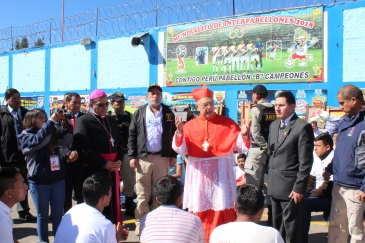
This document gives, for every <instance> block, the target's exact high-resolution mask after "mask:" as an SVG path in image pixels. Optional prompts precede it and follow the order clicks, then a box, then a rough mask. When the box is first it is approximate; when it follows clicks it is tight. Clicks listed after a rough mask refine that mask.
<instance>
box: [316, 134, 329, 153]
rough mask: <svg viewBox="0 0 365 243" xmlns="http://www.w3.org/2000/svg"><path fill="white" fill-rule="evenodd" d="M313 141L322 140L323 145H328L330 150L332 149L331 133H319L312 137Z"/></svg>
mask: <svg viewBox="0 0 365 243" xmlns="http://www.w3.org/2000/svg"><path fill="white" fill-rule="evenodd" d="M314 141H315V142H316V141H322V143H323V145H324V146H327V145H329V146H330V147H331V150H332V149H333V139H332V137H331V135H329V134H328V133H326V132H325V133H321V134H319V135H318V136H317V137H315V138H314Z"/></svg>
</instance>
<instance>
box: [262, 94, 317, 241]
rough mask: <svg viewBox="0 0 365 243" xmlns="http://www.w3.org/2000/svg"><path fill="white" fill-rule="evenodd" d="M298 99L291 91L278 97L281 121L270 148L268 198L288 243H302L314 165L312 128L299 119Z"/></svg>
mask: <svg viewBox="0 0 365 243" xmlns="http://www.w3.org/2000/svg"><path fill="white" fill-rule="evenodd" d="M295 104H296V103H295V98H294V95H293V94H292V93H291V92H289V91H283V92H281V93H279V94H278V95H277V96H276V101H275V112H276V115H277V117H278V118H279V119H278V120H276V121H274V122H272V123H271V125H270V134H269V139H268V145H269V150H270V154H269V155H270V160H269V166H268V176H267V180H266V182H267V185H268V195H269V196H270V198H271V202H272V218H273V226H274V227H275V228H276V229H277V230H279V232H280V233H281V235H282V236H283V239H284V240H285V241H286V242H287V243H297V242H300V238H301V223H302V209H303V200H302V198H303V195H304V193H305V190H306V188H307V184H308V180H309V173H310V171H311V168H312V163H313V142H314V135H313V130H312V127H311V125H310V124H309V123H307V122H306V121H304V120H302V119H299V118H298V116H297V115H296V114H295V113H294V112H295Z"/></svg>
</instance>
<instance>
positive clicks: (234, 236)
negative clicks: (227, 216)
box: [210, 185, 284, 243]
mask: <svg viewBox="0 0 365 243" xmlns="http://www.w3.org/2000/svg"><path fill="white" fill-rule="evenodd" d="M264 199H265V198H264V195H263V193H262V191H261V190H260V189H259V188H258V187H257V186H255V185H247V186H243V187H240V188H239V189H238V190H237V199H236V202H235V203H234V210H235V211H236V214H237V220H236V221H235V222H231V223H228V224H222V225H220V226H218V227H217V228H215V229H214V230H213V232H212V235H211V236H210V243H218V242H255V243H284V240H283V238H282V237H281V235H280V233H279V231H277V230H276V229H274V228H272V227H267V226H262V225H259V224H258V223H259V222H260V219H261V216H262V213H263V212H264Z"/></svg>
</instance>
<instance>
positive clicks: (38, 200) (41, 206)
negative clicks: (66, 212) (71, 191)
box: [29, 180, 65, 242]
mask: <svg viewBox="0 0 365 243" xmlns="http://www.w3.org/2000/svg"><path fill="white" fill-rule="evenodd" d="M29 184H30V194H31V195H32V198H33V202H34V205H35V208H36V210H37V233H38V238H39V241H45V242H49V241H48V211H49V205H50V204H51V215H52V230H53V235H56V232H57V229H58V226H59V225H60V223H61V219H62V216H63V204H64V201H65V181H64V180H62V181H59V182H56V183H54V184H50V185H38V184H34V183H29Z"/></svg>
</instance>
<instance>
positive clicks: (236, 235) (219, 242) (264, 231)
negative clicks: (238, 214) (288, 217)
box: [209, 222, 284, 243]
mask: <svg viewBox="0 0 365 243" xmlns="http://www.w3.org/2000/svg"><path fill="white" fill-rule="evenodd" d="M209 242H210V243H223V242H224V243H246V242H247V243H284V240H283V238H282V237H281V235H280V233H279V231H277V230H276V229H274V228H272V227H266V226H262V225H259V224H256V223H253V222H232V223H228V224H222V225H220V226H218V227H217V228H215V229H214V230H213V232H212V234H211V236H210V241H209Z"/></svg>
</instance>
